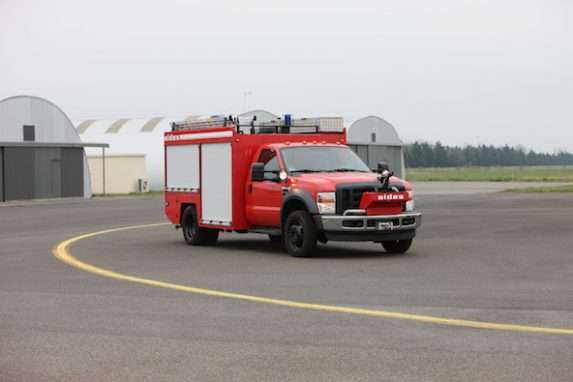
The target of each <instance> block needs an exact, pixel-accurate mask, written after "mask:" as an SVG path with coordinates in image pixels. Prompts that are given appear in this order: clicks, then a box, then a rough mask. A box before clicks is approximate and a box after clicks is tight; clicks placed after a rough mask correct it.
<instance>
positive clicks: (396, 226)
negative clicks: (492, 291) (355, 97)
mask: <svg viewBox="0 0 573 382" xmlns="http://www.w3.org/2000/svg"><path fill="white" fill-rule="evenodd" d="M225 121H227V119H225ZM228 121H229V122H230V123H229V126H223V127H222V128H223V129H227V130H221V127H220V126H219V128H218V129H216V130H205V129H201V130H199V129H195V130H193V129H187V130H183V131H184V132H185V134H186V135H187V136H189V131H193V133H192V134H197V131H196V130H199V131H200V132H201V133H200V134H202V135H201V138H200V139H199V140H194V141H192V143H189V144H190V145H191V144H192V145H196V146H197V147H196V149H193V150H190V151H189V152H190V153H191V152H193V153H194V154H193V156H194V157H193V158H189V159H192V160H191V161H190V162H192V164H191V166H190V167H193V166H195V164H196V165H198V166H199V167H200V168H198V169H196V170H194V169H192V168H190V169H189V171H190V172H195V173H198V174H202V175H203V177H204V178H209V177H211V178H214V182H215V183H217V178H216V176H214V175H213V172H217V173H219V174H221V176H222V177H223V178H226V177H228V180H226V181H225V179H222V180H221V182H219V183H220V185H221V187H218V188H217V187H214V188H212V191H210V190H206V189H205V187H204V182H205V180H203V179H201V178H202V177H201V176H199V179H198V181H197V182H195V183H197V185H196V187H195V188H193V187H189V188H188V189H185V190H183V192H181V190H180V189H179V190H173V187H170V185H169V180H168V179H169V177H170V167H173V164H171V166H170V163H169V160H170V155H168V148H169V146H172V145H174V144H176V145H177V146H181V144H185V143H184V142H182V140H181V139H180V138H177V137H178V136H181V134H182V133H181V130H179V131H177V132H176V133H173V134H170V133H166V162H167V165H166V170H167V171H166V172H167V174H166V181H167V183H168V184H166V213H167V216H168V217H169V218H170V220H171V221H172V222H173V223H175V224H176V226H178V227H181V228H182V229H183V234H184V237H185V240H186V241H187V242H188V243H189V244H191V245H210V244H214V243H215V242H216V241H217V236H218V234H219V232H220V231H235V232H238V233H245V232H251V233H261V234H266V235H268V236H269V238H270V240H271V241H273V242H280V243H282V244H283V245H284V247H285V249H286V250H287V252H288V253H290V254H291V255H292V256H295V257H309V256H312V254H313V253H314V250H315V248H316V245H317V242H322V243H327V242H328V241H370V242H374V243H381V245H382V247H383V248H384V249H385V250H386V251H387V252H392V253H403V252H405V251H407V250H408V249H409V248H410V246H411V244H412V240H413V238H414V237H415V234H416V229H417V228H418V227H420V225H421V214H420V213H419V212H417V211H415V206H414V200H413V192H412V187H411V186H410V184H409V183H408V182H407V181H405V180H402V179H399V178H397V177H394V176H392V172H391V171H390V169H389V168H388V166H387V165H386V164H384V163H380V164H379V165H378V168H377V169H369V168H368V166H366V164H365V163H364V162H363V161H362V160H361V159H360V158H359V157H358V156H357V155H356V154H355V153H354V152H353V151H352V150H351V149H350V148H349V147H348V146H346V145H345V138H346V137H345V130H342V131H338V132H333V131H327V132H325V131H320V129H319V128H317V129H316V131H311V132H307V133H293V132H292V130H293V125H294V126H296V125H295V124H292V123H291V124H289V126H288V127H289V129H288V131H285V130H284V129H282V130H281V129H279V128H278V127H280V126H281V125H280V124H279V123H277V124H276V126H277V128H276V129H275V130H274V131H272V130H271V132H268V131H265V133H259V134H257V133H256V130H255V129H253V127H252V125H253V123H252V122H251V134H244V131H243V130H241V127H240V122H239V121H237V120H233V119H228ZM305 121H306V120H305ZM329 123H330V125H329V126H331V125H332V121H329ZM307 125H308V123H307V122H305V123H304V126H305V127H308V126H307ZM318 126H319V127H320V121H319V122H318ZM267 130H268V129H267ZM220 131H229V132H230V133H231V134H230V135H228V137H229V139H227V140H224V141H223V142H224V143H226V142H228V148H227V150H228V154H222V157H221V160H220V161H218V160H217V158H216V157H212V156H211V157H209V154H207V156H206V157H205V153H206V152H208V149H210V148H209V147H208V146H206V145H209V144H213V143H223V142H221V140H220V139H221V138H219V137H220V136H221V134H216V136H217V139H216V140H215V141H211V140H209V139H213V138H209V137H213V135H212V134H211V135H210V136H209V135H208V136H207V138H205V137H206V136H205V134H206V133H207V134H209V132H211V133H219V132H220ZM191 137H193V136H191ZM196 137H199V135H196ZM205 139H207V140H205ZM175 142H176V143H175ZM218 149H219V148H218ZM179 151H181V150H180V149H179ZM221 152H222V151H221ZM178 155H180V154H178ZM227 156H228V157H230V163H228V162H227V159H226V158H227ZM174 158H175V157H174ZM179 158H180V159H179V160H182V159H183V157H181V156H180V157H179ZM171 160H177V159H171ZM212 161H215V162H227V163H225V164H224V165H223V166H221V163H210V162H212ZM209 166H213V167H212V170H213V171H205V170H206V169H205V168H204V167H209ZM225 166H226V167H228V171H225ZM207 170H208V169H207ZM171 171H173V170H171ZM178 176H179V177H181V174H178ZM212 182H213V180H208V181H207V182H205V183H207V184H210V183H212ZM229 183H230V184H229ZM229 187H230V189H231V190H232V191H230V190H227V189H228V188H229ZM223 188H225V189H223ZM225 190H226V191H229V192H226V191H225ZM217 191H220V192H221V197H220V198H217V197H215V195H214V193H216V192H217ZM205 193H208V195H206V194H205ZM223 194H227V195H230V196H223ZM228 198H230V200H229V201H227V200H226V199H228ZM211 199H214V201H213V202H211V203H212V204H213V205H212V206H204V205H202V204H205V202H207V201H209V200H211ZM218 204H229V205H230V209H228V212H227V213H222V208H221V207H220V206H219V205H218ZM206 209H209V210H213V211H214V210H216V209H218V210H219V212H217V214H216V215H217V216H227V217H226V218H224V219H223V218H222V219H221V220H213V219H209V218H208V217H206V216H205V213H204V210H206Z"/></svg>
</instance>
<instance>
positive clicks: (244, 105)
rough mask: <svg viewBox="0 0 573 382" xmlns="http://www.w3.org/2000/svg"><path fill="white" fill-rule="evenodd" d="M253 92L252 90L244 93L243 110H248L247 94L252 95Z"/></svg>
mask: <svg viewBox="0 0 573 382" xmlns="http://www.w3.org/2000/svg"><path fill="white" fill-rule="evenodd" d="M251 94H253V93H251V91H250V90H249V91H248V92H244V93H243V112H246V111H247V96H250V95H251Z"/></svg>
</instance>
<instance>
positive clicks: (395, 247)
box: [382, 239, 412, 253]
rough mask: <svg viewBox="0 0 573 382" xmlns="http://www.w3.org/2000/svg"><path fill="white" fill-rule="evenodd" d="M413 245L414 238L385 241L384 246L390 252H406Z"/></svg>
mask: <svg viewBox="0 0 573 382" xmlns="http://www.w3.org/2000/svg"><path fill="white" fill-rule="evenodd" d="M411 245H412V239H407V240H391V241H383V242H382V246H383V247H384V249H385V250H386V252H388V253H404V252H406V251H407V250H408V249H409V248H410V246H411Z"/></svg>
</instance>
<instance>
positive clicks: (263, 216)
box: [245, 149, 283, 227]
mask: <svg viewBox="0 0 573 382" xmlns="http://www.w3.org/2000/svg"><path fill="white" fill-rule="evenodd" d="M257 162H260V163H264V164H265V167H264V170H265V180H264V181H262V182H253V181H251V180H250V179H249V180H248V182H247V198H246V211H245V212H246V215H247V219H248V221H249V223H250V224H251V225H252V226H257V227H280V213H281V204H282V200H283V196H282V188H283V184H282V181H280V180H279V171H280V164H279V158H278V156H277V152H276V151H275V150H272V149H264V150H262V151H261V153H260V155H259V158H258V159H257Z"/></svg>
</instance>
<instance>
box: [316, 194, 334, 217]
mask: <svg viewBox="0 0 573 382" xmlns="http://www.w3.org/2000/svg"><path fill="white" fill-rule="evenodd" d="M316 205H317V207H318V213H319V214H333V213H335V212H336V194H335V193H334V192H319V193H318V194H316Z"/></svg>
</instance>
